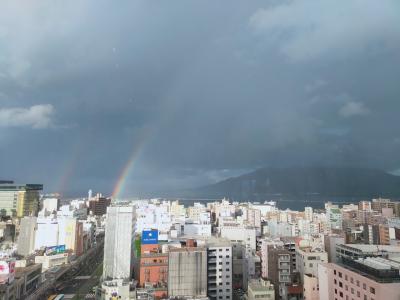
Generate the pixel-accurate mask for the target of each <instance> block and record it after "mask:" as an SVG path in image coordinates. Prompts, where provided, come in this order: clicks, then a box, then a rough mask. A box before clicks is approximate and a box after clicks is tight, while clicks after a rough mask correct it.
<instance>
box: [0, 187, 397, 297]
mask: <svg viewBox="0 0 400 300" xmlns="http://www.w3.org/2000/svg"><path fill="white" fill-rule="evenodd" d="M41 190H42V186H41V185H29V184H27V185H19V184H14V183H13V182H9V181H7V182H0V211H1V222H0V240H1V249H0V299H24V298H26V297H27V295H30V294H32V293H35V291H37V290H38V289H39V288H40V287H41V286H42V287H43V286H44V284H45V283H46V281H47V282H50V283H52V282H51V281H49V278H54V277H57V276H59V277H60V276H62V274H63V273H65V272H67V271H68V269H69V268H70V267H71V266H73V264H74V262H76V261H79V260H80V258H82V257H84V256H85V255H87V254H88V253H89V252H90V251H91V249H95V248H98V247H99V244H100V242H101V245H100V247H103V243H104V257H103V273H102V276H101V280H100V283H99V285H98V287H97V295H96V297H97V298H98V299H106V300H109V299H138V300H157V299H185V300H189V299H204V300H206V299H209V300H241V299H247V300H271V299H282V300H292V299H296V300H297V299H305V300H339V299H345V300H358V299H363V300H379V299H385V300H392V299H393V300H394V299H400V202H396V201H391V200H389V199H373V200H371V201H361V202H359V203H358V204H348V205H347V204H346V205H337V204H333V203H330V202H328V203H326V204H325V208H324V209H313V208H312V207H305V208H304V210H303V211H293V210H290V209H286V210H282V209H278V208H277V206H276V205H275V203H274V202H265V203H238V202H230V201H229V200H226V199H223V200H221V201H215V202H205V203H191V204H190V205H184V204H182V203H180V202H179V201H177V200H175V201H169V200H163V199H151V200H135V201H129V202H118V201H114V202H113V203H111V200H110V199H109V198H105V197H102V195H100V194H97V195H96V196H92V193H91V192H89V195H88V197H87V198H84V199H76V200H72V201H68V202H65V201H64V203H62V201H60V199H59V197H56V196H54V195H51V196H45V197H43V196H41V195H40V192H41ZM185 204H188V203H185ZM50 273H51V274H52V276H48V275H49V274H50ZM54 282H55V281H54ZM54 282H53V283H54Z"/></svg>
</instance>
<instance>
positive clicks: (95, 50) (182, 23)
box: [0, 0, 400, 195]
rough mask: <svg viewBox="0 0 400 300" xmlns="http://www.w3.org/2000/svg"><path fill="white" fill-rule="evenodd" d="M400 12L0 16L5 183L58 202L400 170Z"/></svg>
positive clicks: (219, 5)
mask: <svg viewBox="0 0 400 300" xmlns="http://www.w3.org/2000/svg"><path fill="white" fill-rule="evenodd" d="M399 113H400V2H399V1H398V0H382V1H376V0H346V1H345V0H343V1H338V0H325V1H320V0H296V1H282V0H279V1H278V0H277V1H265V0H263V1H233V0H229V1H211V0H210V1H206V0H201V1H200V0H199V1H188V0H182V1H148V0H146V1H125V0H122V1H101V0H100V1H99V0H88V1H78V0H77V1H54V0H44V1H15V0H3V1H1V2H0V178H4V179H8V178H9V179H14V180H16V181H19V182H37V183H43V184H44V185H45V188H46V191H47V192H52V191H59V192H62V193H64V194H65V195H75V194H79V193H82V194H83V193H85V192H86V190H87V189H88V188H92V189H94V190H96V191H102V192H103V193H105V194H109V193H111V191H112V190H113V187H114V186H115V184H116V181H117V178H118V176H119V174H121V172H122V170H123V168H124V166H125V165H126V164H127V162H128V160H129V158H130V157H131V156H132V153H135V155H134V156H135V162H134V163H133V167H132V170H131V172H129V175H128V176H127V181H126V186H125V188H124V191H123V194H124V195H135V194H138V193H140V192H141V191H145V190H165V189H176V188H186V187H191V186H198V185H203V184H206V183H210V182H215V181H217V180H220V179H222V178H225V177H228V176H231V175H237V174H240V173H242V172H246V171H248V170H252V169H255V168H258V167H262V166H269V165H273V166H293V165H294V166H298V165H335V166H336V165H338V166H368V167H377V168H380V169H384V170H387V171H393V170H397V169H400V130H399V128H400V126H399Z"/></svg>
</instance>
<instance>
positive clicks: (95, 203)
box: [89, 194, 111, 216]
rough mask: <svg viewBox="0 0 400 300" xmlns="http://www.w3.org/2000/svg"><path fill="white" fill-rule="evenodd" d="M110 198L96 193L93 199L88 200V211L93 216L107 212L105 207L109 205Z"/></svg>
mask: <svg viewBox="0 0 400 300" xmlns="http://www.w3.org/2000/svg"><path fill="white" fill-rule="evenodd" d="M110 204H111V199H110V198H105V197H102V196H101V194H97V195H96V197H95V198H94V199H91V200H89V211H91V212H92V213H93V214H94V215H95V216H102V215H105V214H106V213H107V207H108V206H110Z"/></svg>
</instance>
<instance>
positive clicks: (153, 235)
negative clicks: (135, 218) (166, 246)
mask: <svg viewBox="0 0 400 300" xmlns="http://www.w3.org/2000/svg"><path fill="white" fill-rule="evenodd" d="M152 244H158V230H143V232H142V245H152Z"/></svg>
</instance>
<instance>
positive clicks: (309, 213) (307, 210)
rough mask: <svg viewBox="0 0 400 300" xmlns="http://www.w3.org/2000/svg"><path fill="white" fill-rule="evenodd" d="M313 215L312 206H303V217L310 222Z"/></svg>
mask: <svg viewBox="0 0 400 300" xmlns="http://www.w3.org/2000/svg"><path fill="white" fill-rule="evenodd" d="M313 215H314V211H313V208H312V207H310V206H307V207H305V208H304V218H305V219H306V220H307V221H310V222H312V220H313Z"/></svg>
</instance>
